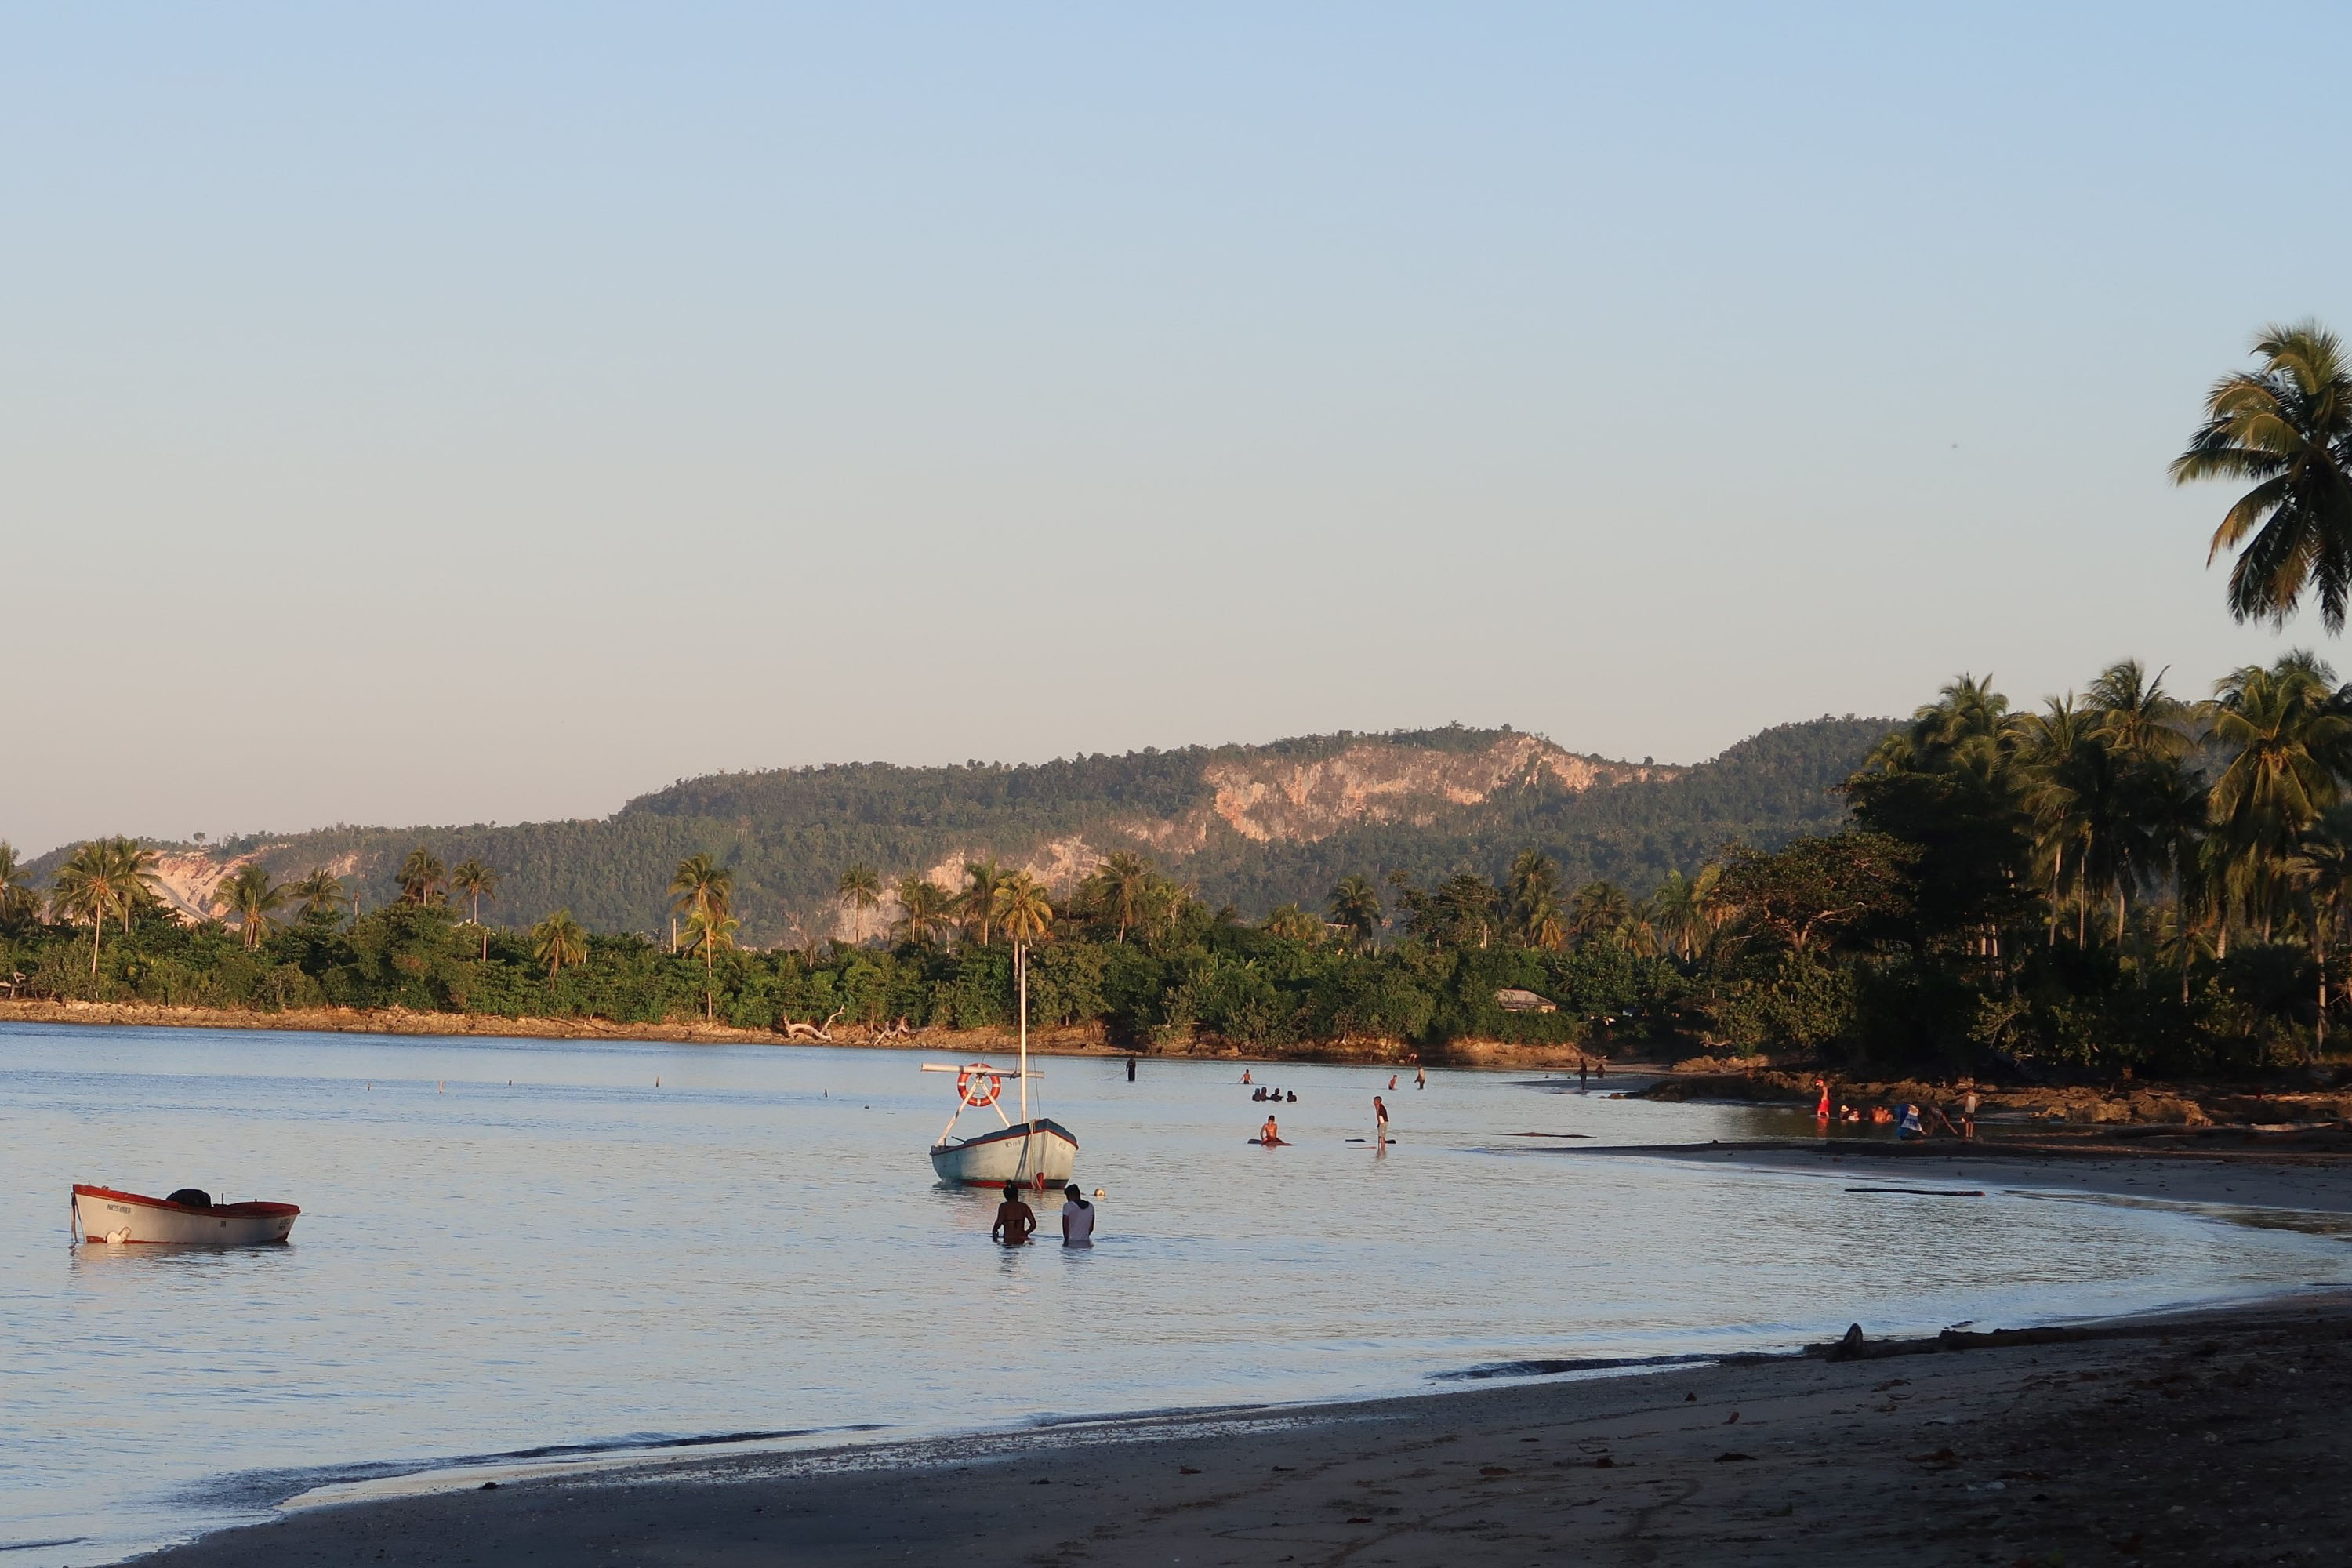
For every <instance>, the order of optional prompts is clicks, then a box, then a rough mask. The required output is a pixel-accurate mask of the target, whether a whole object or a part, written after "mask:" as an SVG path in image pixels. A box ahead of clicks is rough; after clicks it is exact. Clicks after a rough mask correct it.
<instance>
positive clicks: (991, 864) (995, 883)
mask: <svg viewBox="0 0 2352 1568" xmlns="http://www.w3.org/2000/svg"><path fill="white" fill-rule="evenodd" d="M1005 881H1006V878H1005V874H1004V868H1003V867H1001V866H999V865H998V864H997V863H996V862H995V861H994V860H992V859H990V860H971V861H967V862H966V863H965V865H964V868H963V892H962V894H961V896H960V897H959V898H958V899H957V900H956V901H957V905H958V907H959V908H960V909H961V910H962V912H963V919H964V924H965V925H966V926H967V927H971V926H977V927H978V928H979V930H980V945H981V946H982V947H986V946H987V945H988V933H989V930H990V928H991V927H992V926H993V925H994V923H995V921H996V895H997V892H998V891H999V889H1002V888H1003V886H1004V884H1005Z"/></svg>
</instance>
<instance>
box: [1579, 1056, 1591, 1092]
mask: <svg viewBox="0 0 2352 1568" xmlns="http://www.w3.org/2000/svg"><path fill="white" fill-rule="evenodd" d="M1591 1073H1592V1064H1591V1062H1588V1061H1586V1060H1585V1059H1584V1058H1582V1057H1579V1058H1576V1092H1577V1093H1579V1094H1590V1093H1591V1092H1592V1079H1591Z"/></svg>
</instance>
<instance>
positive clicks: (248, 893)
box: [217, 860, 287, 952]
mask: <svg viewBox="0 0 2352 1568" xmlns="http://www.w3.org/2000/svg"><path fill="white" fill-rule="evenodd" d="M286 894H287V889H284V888H281V887H277V886H273V885H272V884H271V882H270V880H269V873H268V870H266V869H264V868H263V867H262V865H261V862H259V861H258V860H247V862H246V863H245V864H244V865H242V866H239V867H238V868H236V870H234V871H232V872H230V873H229V874H228V875H227V876H226V877H225V878H223V879H222V880H221V885H220V888H219V889H218V894H217V896H218V898H219V899H220V901H221V902H222V903H223V904H225V905H226V906H227V908H228V912H229V913H230V914H232V915H235V916H236V924H237V934H238V935H240V936H242V937H243V938H244V939H245V946H246V951H247V952H251V951H253V950H254V949H255V948H257V947H259V946H260V945H261V939H262V938H263V937H265V936H267V935H268V934H269V926H270V920H269V917H270V916H271V915H272V914H274V913H275V912H276V911H278V910H280V909H283V908H284V907H285V905H286Z"/></svg>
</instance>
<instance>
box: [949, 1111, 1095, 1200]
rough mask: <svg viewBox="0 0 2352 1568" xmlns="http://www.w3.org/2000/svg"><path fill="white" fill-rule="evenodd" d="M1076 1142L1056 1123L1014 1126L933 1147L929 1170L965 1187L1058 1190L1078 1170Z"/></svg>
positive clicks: (1040, 1119) (1028, 1123)
mask: <svg viewBox="0 0 2352 1568" xmlns="http://www.w3.org/2000/svg"><path fill="white" fill-rule="evenodd" d="M1077 1163H1078V1141H1077V1139H1076V1138H1075V1137H1073V1136H1071V1134H1070V1130H1069V1129H1068V1128H1066V1127H1065V1126H1063V1125H1062V1124H1061V1123H1060V1122H1058V1121H1048V1120H1047V1119H1046V1118H1045V1117H1042V1116H1041V1117H1039V1118H1037V1120H1035V1121H1015V1122H1013V1123H1011V1124H1010V1125H1008V1126H1005V1127H1003V1128H1000V1129H998V1130H997V1131H994V1132H983V1133H982V1134H981V1135H980V1136H979V1137H977V1138H961V1139H957V1140H955V1141H954V1142H940V1143H935V1144H933V1145H932V1146H931V1169H932V1170H934V1171H937V1172H938V1173H940V1181H942V1182H953V1183H956V1184H959V1185H961V1186H967V1187H980V1186H988V1187H994V1186H1002V1185H1003V1184H1005V1183H1006V1182H1018V1183H1019V1184H1021V1185H1023V1186H1024V1187H1036V1188H1039V1189H1041V1190H1042V1189H1044V1188H1045V1187H1049V1186H1052V1187H1058V1186H1061V1185H1062V1184H1065V1183H1066V1182H1067V1181H1068V1180H1069V1179H1070V1173H1071V1172H1072V1171H1074V1170H1076V1168H1077Z"/></svg>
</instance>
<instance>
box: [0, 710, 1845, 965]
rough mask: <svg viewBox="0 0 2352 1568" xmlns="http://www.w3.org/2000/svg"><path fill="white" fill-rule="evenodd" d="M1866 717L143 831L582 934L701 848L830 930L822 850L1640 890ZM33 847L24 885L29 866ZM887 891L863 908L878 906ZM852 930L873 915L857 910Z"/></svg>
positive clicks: (829, 861)
mask: <svg viewBox="0 0 2352 1568" xmlns="http://www.w3.org/2000/svg"><path fill="white" fill-rule="evenodd" d="M1888 728H1889V721H1885V720H1875V719H1855V718H1853V717H1851V716H1849V717H1846V718H1843V719H1831V718H1822V719H1817V720H1812V721H1808V722H1804V723H1799V724H1784V725H1781V726H1780V727H1778V728H1775V729H1771V730H1767V731H1764V732H1763V733H1761V734H1759V735H1756V736H1754V737H1751V738H1750V739H1748V740H1746V741H1743V742H1740V743H1739V744H1738V745H1736V746H1733V747H1732V748H1731V749H1730V750H1728V751H1727V752H1724V753H1723V754H1722V755H1721V756H1719V757H1717V758H1716V759H1715V760H1713V761H1712V762H1708V763H1701V764H1699V765H1697V766H1696V767H1690V768H1673V767H1662V766H1653V765H1650V764H1647V763H1619V762H1611V761H1609V760H1607V759H1604V758H1599V757H1591V756H1582V755H1579V754H1577V753H1574V752H1567V751H1564V750H1562V749H1560V748H1559V747H1558V746H1555V745H1553V744H1552V743H1551V742H1549V741H1545V740H1542V739H1541V738H1539V737H1537V736H1533V735H1529V734H1527V733H1524V732H1521V731H1512V730H1508V729H1505V730H1499V731H1497V730H1466V729H1462V728H1459V727H1454V728H1448V729H1444V730H1434V731H1412V732H1396V733H1390V734H1382V735H1357V734H1349V733H1345V732H1342V733H1340V734H1337V735H1327V736H1315V737H1308V738H1305V739H1299V740H1290V741H1280V742H1275V743H1273V744H1271V745H1264V746H1221V747H1213V748H1211V747H1197V746H1196V747H1188V748H1184V749H1181V750H1178V751H1170V752H1160V751H1144V752H1129V753H1128V754H1126V755H1124V756H1116V757H1112V756H1099V755H1098V756H1091V757H1081V758H1076V759H1072V760H1068V761H1057V762H1052V763H1034V764H1022V765H1007V764H1003V763H968V764H965V765H963V766H961V767H898V766H892V765H888V764H883V763H852V764H840V765H833V766H825V767H814V768H796V769H789V770H775V771H766V772H757V773H720V774H715V775H712V776H709V777H707V778H699V779H689V780H681V781H679V782H678V783H677V784H672V785H671V786H670V787H669V788H667V789H664V790H659V791H656V792H655V793H653V794H651V795H644V796H641V797H639V798H637V799H635V800H633V801H631V802H629V803H628V804H627V805H625V806H624V807H623V808H622V809H621V810H620V811H619V812H617V813H615V814H614V816H610V817H607V818H604V820H602V821H572V822H543V823H526V824H521V825H518V826H509V827H489V826H470V827H429V828H401V829H393V828H373V827H365V828H353V827H337V828H328V829H321V830H319V831H315V832H310V833H301V834H294V835H256V836H252V837H247V838H243V839H239V840H236V841H235V842H233V843H227V844H221V845H215V846H211V847H205V848H199V847H195V846H192V845H173V846H161V847H162V848H163V850H164V855H163V874H164V879H165V882H166V885H167V886H168V887H169V888H170V889H171V890H172V891H173V895H174V897H175V898H176V899H177V900H179V901H181V902H182V903H183V904H184V906H185V907H188V908H190V909H192V910H198V911H200V912H210V907H209V906H210V899H211V890H212V889H213V887H214V886H215V885H216V884H217V882H218V880H219V879H220V878H221V877H222V876H224V875H226V873H227V871H228V870H229V869H230V868H232V867H234V866H236V865H237V864H239V863H241V862H244V861H247V860H258V861H259V862H260V863H261V864H262V865H263V866H265V867H266V868H268V870H269V872H270V873H271V875H272V876H273V877H274V878H276V879H281V880H282V879H290V878H297V877H300V876H302V875H304V874H305V873H307V872H309V871H310V870H311V869H312V868H318V867H325V868H328V869H330V870H332V871H334V872H335V873H336V874H337V875H339V876H341V878H342V879H344V881H345V882H346V884H347V885H349V886H351V887H352V889H354V890H355V891H356V892H357V893H358V894H359V896H360V898H361V900H362V902H363V903H365V904H366V905H368V906H370V907H373V906H374V905H376V904H378V903H382V902H384V901H387V900H390V899H391V898H392V897H393V896H394V892H395V888H394V873H395V871H396V870H397V868H398V867H399V864H400V862H401V860H402V859H403V858H404V857H405V856H406V855H407V854H408V852H409V851H410V850H411V849H413V848H415V847H418V846H420V845H422V846H425V847H428V848H429V849H430V850H431V851H432V852H433V853H434V854H435V855H436V856H437V857H439V858H441V859H442V860H443V861H444V862H445V863H446V864H450V865H455V864H456V863H457V862H458V861H460V860H463V859H467V858H478V859H479V860H481V861H483V862H485V863H487V864H488V865H489V866H490V867H492V868H494V869H495V870H496V871H497V872H498V873H499V879H500V881H499V889H498V896H497V900H496V901H495V902H494V903H492V904H490V905H488V906H487V907H486V908H485V909H484V910H483V914H484V918H485V919H486V920H488V921H491V922H492V923H496V924H528V923H530V921H535V920H537V919H538V918H539V917H540V916H541V915H543V914H545V913H546V912H547V911H548V910H552V909H557V908H569V909H570V910H572V913H573V914H575V915H576V916H578V917H579V918H580V919H581V920H582V921H583V922H585V923H586V924H587V925H589V926H590V927H592V928H593V929H596V930H601V931H647V932H656V931H664V930H666V929H667V917H666V915H665V913H664V911H665V909H666V907H667V885H668V881H669V878H670V874H671V871H672V869H673V868H675V867H676V866H677V862H678V861H679V860H681V859H682V858H686V857H687V856H689V855H692V854H695V853H697V852H698V851H707V852H709V853H710V854H712V855H714V856H716V857H718V858H720V859H721V860H723V861H724V862H726V863H727V864H729V865H730V866H731V867H732V868H733V869H734V873H735V879H736V900H735V901H736V910H737V912H738V913H739V914H740V916H741V917H742V919H743V922H744V926H743V931H742V933H741V934H742V937H743V939H744V940H745V941H747V942H755V943H761V944H766V943H772V942H784V941H794V940H801V939H805V938H808V937H811V936H815V935H827V934H834V933H835V931H836V921H840V924H839V925H838V931H839V934H842V935H848V934H849V928H848V926H847V923H846V921H845V918H844V917H841V916H840V915H839V912H838V910H837V908H836V906H835V901H834V899H833V893H834V889H835V884H836V882H837V881H838V880H839V878H840V876H841V873H842V871H843V870H844V869H845V868H847V867H849V866H851V865H856V864H863V865H866V866H871V867H873V868H876V869H877V871H879V872H880V873H881V875H882V878H883V880H884V883H885V885H886V886H887V885H888V884H889V883H891V882H893V881H895V880H896V879H898V877H900V876H903V875H906V874H908V873H929V874H931V875H933V876H934V878H935V879H937V880H938V881H940V883H941V885H943V886H947V887H950V888H952V887H954V886H955V885H957V884H958V883H959V882H960V881H961V877H960V875H959V869H960V868H961V865H962V863H963V862H964V861H965V860H966V859H969V858H991V857H992V858H997V859H1000V860H1002V861H1003V862H1004V863H1005V864H1006V865H1007V866H1008V867H1010V866H1015V865H1023V866H1027V867H1029V868H1032V869H1034V870H1035V871H1036V872H1038V873H1039V874H1040V875H1041V876H1042V877H1043V878H1044V879H1045V880H1046V882H1047V885H1048V886H1049V888H1050V889H1052V890H1053V892H1054V893H1055V896H1056V897H1058V896H1060V895H1061V894H1062V893H1064V892H1065V891H1066V888H1067V885H1068V883H1069V881H1070V880H1071V879H1073V878H1074V877H1075V876H1082V875H1084V874H1085V872H1086V871H1087V870H1088V869H1091V868H1092V866H1093V865H1094V863H1095V861H1096V860H1097V858H1099V857H1101V856H1102V855H1104V854H1108V853H1109V852H1111V851H1113V850H1116V849H1121V848H1127V849H1138V850H1140V851H1142V852H1143V853H1145V854H1146V855H1148V856H1150V858H1153V859H1154V860H1155V861H1157V862H1158V863H1159V864H1160V866H1161V868H1163V869H1165V870H1167V871H1168V872H1169V873H1170V874H1171V875H1172V876H1174V877H1176V878H1178V879H1181V880H1183V881H1186V882H1189V883H1191V884H1192V885H1193V886H1194V887H1195V888H1196V889H1198V891H1199V893H1200V896H1201V897H1202V898H1203V899H1205V900H1208V901H1210V902H1211V903H1213V904H1223V903H1227V902H1230V903H1233V904H1235V905H1237V906H1239V908H1240V909H1241V910H1243V911H1244V913H1246V914H1250V915H1257V914H1262V913H1264V912H1265V910H1269V909H1272V908H1273V907H1275V906H1276V905H1278V904H1282V903H1285V902H1292V901H1295V902H1297V903H1299V904H1302V905H1304V906H1307V907H1308V908H1319V907H1320V906H1321V905H1322V902H1323V900H1324V898H1325V895H1326V894H1327V893H1328V891H1329V889H1330V888H1331V886H1332V884H1333V883H1334V882H1336V881H1337V880H1338V879H1339V878H1341V877H1343V876H1346V875H1348V874H1349V873H1351V872H1360V873H1363V874H1366V875H1368V876H1374V877H1378V876H1381V875H1385V874H1387V873H1389V872H1391V871H1402V872H1404V873H1405V874H1406V875H1407V876H1409V877H1411V878H1412V879H1414V880H1415V881H1417V882H1421V883H1423V884H1426V883H1429V882H1432V881H1433V880H1435V879H1439V878H1442V877H1444V876H1447V875H1450V874H1452V873H1454V872H1456V871H1465V870H1467V871H1475V872H1479V873H1482V874H1484V875H1486V876H1488V877H1492V878H1499V877H1500V876H1501V875H1502V874H1503V871H1504V868H1506V866H1507V864H1508V862H1509V860H1510V858H1511V857H1512V856H1513V855H1515V854H1516V853H1517V852H1518V851H1519V850H1521V849H1524V848H1527V847H1530V846H1532V847H1537V848H1539V849H1541V850H1543V851H1544V852H1545V853H1547V854H1549V856H1551V857H1552V858H1553V859H1554V860H1556V861H1557V862H1559V867H1560V871H1561V876H1562V880H1563V882H1564V883H1565V885H1567V886H1569V887H1571V888H1572V887H1574V886H1575V885H1577V884H1578V883H1579V882H1580V881H1583V880H1587V879H1591V878H1594V877H1606V878H1609V879H1612V880H1615V881H1618V882H1621V883H1622V884H1624V885H1626V886H1627V887H1628V888H1630V889H1632V890H1633V891H1634V892H1636V893H1641V892H1644V891H1646V890H1647V889H1649V888H1650V886H1651V885H1652V884H1654V882H1655V881H1656V880H1657V879H1659V878H1660V877H1662V876H1663V875H1664V873H1665V872H1667V871H1668V870H1672V869H1677V868H1679V869H1683V870H1685V871H1687V870H1690V869H1692V868H1696V866H1697V865H1698V864H1699V863H1700V862H1701V861H1703V860H1704V859H1706V858H1707V857H1708V856H1710V855H1712V854H1713V853H1715V852H1716V851H1717V849H1719V848H1720V847H1722V846H1723V845H1724V844H1725V843H1727V842H1728V841H1732V840H1740V841H1743V842H1747V843H1751V844H1755V845H1758V846H1759V847H1771V846H1774V845H1777V844H1779V843H1780V842H1782V841H1784V840H1786V839H1787V838H1789V837H1791V836H1793V835H1795V834H1798V833H1801V832H1808V831H1814V830H1819V829H1823V828H1829V827H1833V826H1835V825H1837V824H1838V823H1839V822H1840V821H1842V820H1843V815H1844V807H1843V801H1842V799H1841V798H1840V797H1839V796H1838V795H1836V794H1835V793H1833V786H1835V785H1836V784H1838V783H1839V782H1841V781H1842V780H1843V779H1844V777H1845V776H1846V775H1847V774H1848V773H1851V772H1853V769H1854V768H1855V767H1856V766H1857V765H1858V764H1859V763H1860V762H1861V759H1862V757H1863V754H1864V752H1867V751H1868V750H1869V748H1870V747H1871V746H1872V745H1873V744H1874V742H1876V741H1877V740H1878V739H1879V738H1880V737H1881V736H1882V735H1884V734H1885V732H1886V731H1887V730H1888ZM63 853H64V852H63V851H59V852H58V854H57V855H53V856H48V857H44V858H43V859H42V860H41V861H39V862H36V863H35V865H34V866H33V867H32V868H31V869H32V870H33V871H34V873H35V874H36V876H37V879H38V880H39V882H40V883H41V884H44V885H45V884H46V882H47V872H48V871H49V870H50V869H51V868H52V867H51V863H52V862H54V861H55V860H56V859H58V858H61V857H62V854H63ZM894 912H895V906H894V905H891V904H887V903H886V905H885V907H884V909H883V910H880V911H877V915H876V916H874V917H870V918H873V919H881V918H887V916H889V915H890V914H892V913H894ZM868 934H871V930H870V928H869V931H868Z"/></svg>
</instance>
